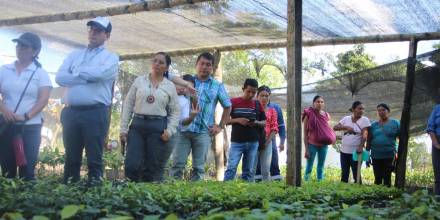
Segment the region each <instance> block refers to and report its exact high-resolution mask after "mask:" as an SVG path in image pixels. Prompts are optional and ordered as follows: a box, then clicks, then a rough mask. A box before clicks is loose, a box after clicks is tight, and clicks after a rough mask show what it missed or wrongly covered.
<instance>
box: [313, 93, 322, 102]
mask: <svg viewBox="0 0 440 220" xmlns="http://www.w3.org/2000/svg"><path fill="white" fill-rule="evenodd" d="M319 98H321V99H324V98H323V97H322V96H320V95H317V96H315V97H313V102H315V101H316V100H317V99H319Z"/></svg>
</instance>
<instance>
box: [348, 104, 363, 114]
mask: <svg viewBox="0 0 440 220" xmlns="http://www.w3.org/2000/svg"><path fill="white" fill-rule="evenodd" d="M360 105H362V102H361V101H354V102H353V104H351V108H350V109H349V110H350V111H351V112H352V111H353V110H354V109H355V108H357V107H358V106H360Z"/></svg>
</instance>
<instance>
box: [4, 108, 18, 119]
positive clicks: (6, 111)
mask: <svg viewBox="0 0 440 220" xmlns="http://www.w3.org/2000/svg"><path fill="white" fill-rule="evenodd" d="M2 113H3V117H4V118H5V120H6V122H13V121H15V117H14V115H15V114H14V113H13V112H11V111H9V109H6V107H5V109H4V110H3V112H2Z"/></svg>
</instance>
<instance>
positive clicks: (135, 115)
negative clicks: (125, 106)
mask: <svg viewBox="0 0 440 220" xmlns="http://www.w3.org/2000/svg"><path fill="white" fill-rule="evenodd" d="M134 117H135V118H140V119H144V120H157V119H166V116H160V115H141V114H136V113H135V114H134Z"/></svg>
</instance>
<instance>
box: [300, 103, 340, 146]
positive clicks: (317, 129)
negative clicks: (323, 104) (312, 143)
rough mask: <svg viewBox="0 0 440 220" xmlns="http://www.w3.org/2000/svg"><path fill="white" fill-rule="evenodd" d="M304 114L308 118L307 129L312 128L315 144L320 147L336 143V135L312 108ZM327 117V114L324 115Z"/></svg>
mask: <svg viewBox="0 0 440 220" xmlns="http://www.w3.org/2000/svg"><path fill="white" fill-rule="evenodd" d="M304 113H305V114H306V115H307V116H308V117H309V125H310V126H309V127H312V129H313V130H314V132H312V134H313V135H314V137H315V140H316V142H318V143H319V144H322V145H330V144H334V143H335V142H336V133H335V132H334V131H333V129H332V128H331V127H330V126H329V125H328V122H327V120H326V119H325V118H324V117H323V116H322V115H321V114H319V113H317V112H316V111H315V110H314V109H313V108H311V107H310V108H309V109H305V110H304ZM326 115H327V113H326Z"/></svg>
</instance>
